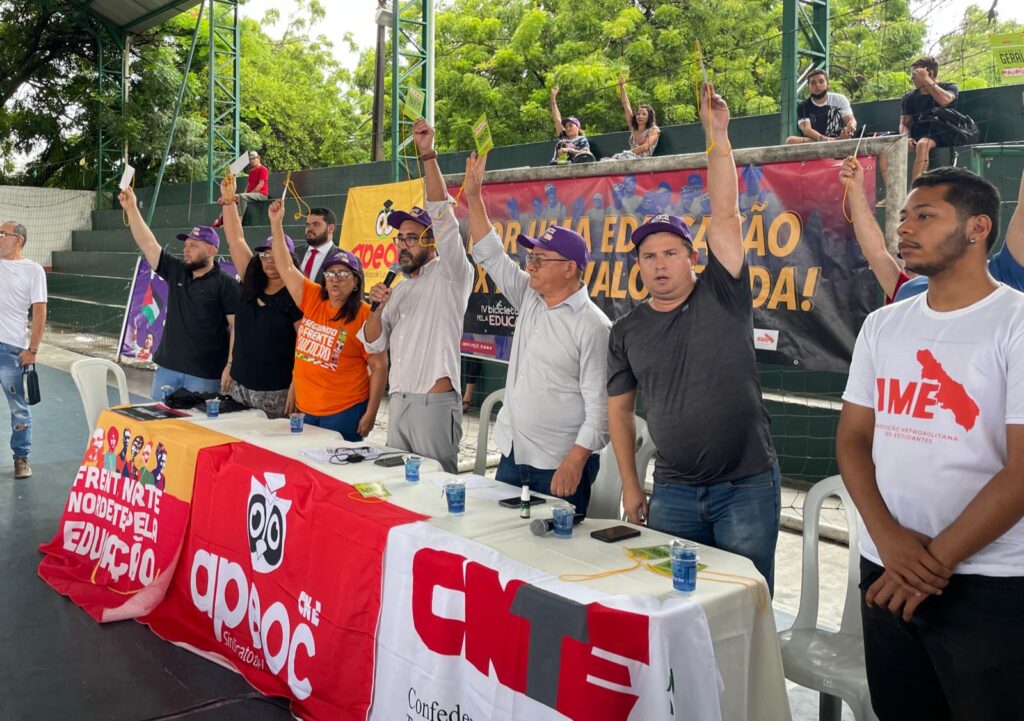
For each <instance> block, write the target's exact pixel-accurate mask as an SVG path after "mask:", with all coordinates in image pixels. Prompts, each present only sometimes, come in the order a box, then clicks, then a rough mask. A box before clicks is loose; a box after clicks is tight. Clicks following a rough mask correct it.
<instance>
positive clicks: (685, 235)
mask: <svg viewBox="0 0 1024 721" xmlns="http://www.w3.org/2000/svg"><path fill="white" fill-rule="evenodd" d="M651 233H674V234H675V235H678V236H679V237H680V238H682V239H683V240H685V241H686V242H687V243H688V244H689V245H690V247H691V248H692V247H693V235H692V234H691V233H690V227H689V226H688V225H687V224H686V221H685V220H683V219H682V218H680V217H679V216H678V215H667V214H665V213H662V214H661V215H656V216H654V217H653V218H651V219H650V220H648V221H647V222H646V223H644V224H643V225H641V226H640V227H639V228H637V229H636V230H634V231H633V248H634V249H637V248H639V247H640V244H641V243H642V242H644V238H646V237H647V236H648V235H650V234H651Z"/></svg>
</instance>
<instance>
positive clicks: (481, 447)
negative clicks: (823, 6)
mask: <svg viewBox="0 0 1024 721" xmlns="http://www.w3.org/2000/svg"><path fill="white" fill-rule="evenodd" d="M504 400H505V389H504V388H499V389H498V390H496V391H494V392H493V393H491V394H490V395H489V396H487V397H486V398H484V402H483V403H482V404H481V405H480V427H479V429H478V430H477V436H476V461H474V463H473V473H475V474H477V475H478V476H482V475H484V474H485V473H487V437H488V436H489V435H490V433H491V412H492V411H493V410H494V406H496V405H497V404H498V403H503V402H504Z"/></svg>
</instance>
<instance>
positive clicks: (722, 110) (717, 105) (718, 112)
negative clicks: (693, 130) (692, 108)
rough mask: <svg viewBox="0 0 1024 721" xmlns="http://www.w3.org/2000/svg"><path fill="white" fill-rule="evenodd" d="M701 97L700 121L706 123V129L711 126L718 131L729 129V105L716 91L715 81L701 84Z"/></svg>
mask: <svg viewBox="0 0 1024 721" xmlns="http://www.w3.org/2000/svg"><path fill="white" fill-rule="evenodd" d="M700 98H701V103H700V122H701V123H702V124H703V125H704V130H708V128H710V129H711V130H712V131H714V132H716V133H722V132H725V131H726V130H728V128H729V105H728V104H727V103H726V102H725V99H724V98H722V96H721V95H719V94H718V93H716V92H715V86H714V84H713V83H701V84H700ZM709 98H710V102H709V100H708V99H709Z"/></svg>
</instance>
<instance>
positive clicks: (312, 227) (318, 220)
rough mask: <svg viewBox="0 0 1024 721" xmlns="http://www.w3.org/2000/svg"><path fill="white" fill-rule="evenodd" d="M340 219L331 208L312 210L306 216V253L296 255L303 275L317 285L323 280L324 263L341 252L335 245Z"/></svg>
mask: <svg viewBox="0 0 1024 721" xmlns="http://www.w3.org/2000/svg"><path fill="white" fill-rule="evenodd" d="M337 224H338V219H337V217H336V216H335V215H334V211H333V210H331V209H330V208H312V209H310V211H309V215H308V216H306V252H305V254H304V255H302V256H301V257H300V256H298V255H296V256H295V261H296V262H297V263H298V264H299V269H300V270H301V271H302V274H303V275H304V276H306V277H307V278H309V279H310V280H313V281H316V282H317V283H319V282H321V281H322V280H323V277H324V274H323V271H322V270H321V268H323V265H324V261H325V260H326V259H328V258H330V257H331V256H333V255H337V253H338V252H339V249H338V246H336V245H335V244H334V228H335V227H336V226H337Z"/></svg>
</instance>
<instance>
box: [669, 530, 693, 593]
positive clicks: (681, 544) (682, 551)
mask: <svg viewBox="0 0 1024 721" xmlns="http://www.w3.org/2000/svg"><path fill="white" fill-rule="evenodd" d="M699 548H700V546H698V545H697V544H696V543H694V542H693V541H684V540H681V539H676V540H674V541H672V545H671V546H669V550H670V552H671V554H672V587H673V588H674V589H676V590H677V591H682V592H683V593H692V592H693V591H696V590H697V550H698V549H699Z"/></svg>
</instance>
